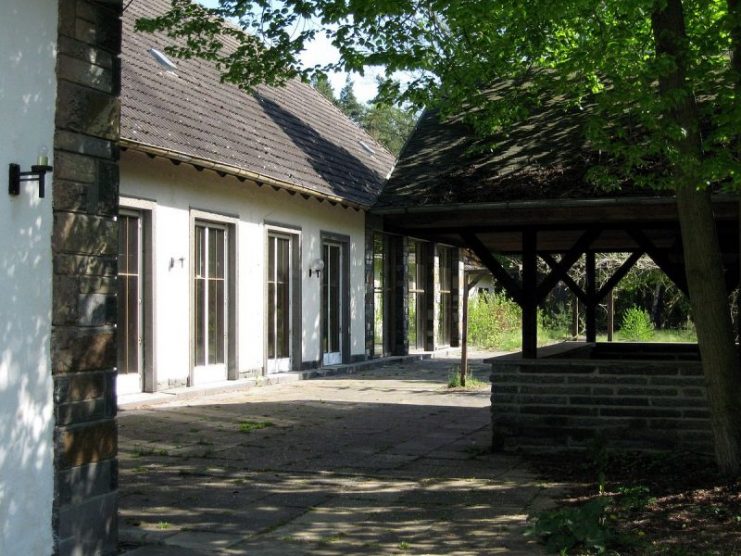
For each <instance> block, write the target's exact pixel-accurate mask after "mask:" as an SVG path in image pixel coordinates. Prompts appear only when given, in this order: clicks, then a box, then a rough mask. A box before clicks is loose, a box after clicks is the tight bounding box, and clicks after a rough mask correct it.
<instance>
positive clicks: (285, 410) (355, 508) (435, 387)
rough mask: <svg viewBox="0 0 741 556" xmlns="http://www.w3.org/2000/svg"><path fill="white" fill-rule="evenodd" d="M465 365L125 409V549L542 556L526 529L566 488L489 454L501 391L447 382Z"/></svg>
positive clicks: (141, 553)
mask: <svg viewBox="0 0 741 556" xmlns="http://www.w3.org/2000/svg"><path fill="white" fill-rule="evenodd" d="M454 363H455V360H444V359H442V360H440V359H438V360H427V361H419V362H413V363H405V364H390V365H385V366H383V367H381V368H378V369H375V370H368V371H365V372H363V373H360V374H358V375H352V376H347V377H333V378H323V379H317V380H309V381H301V382H294V383H289V384H279V385H275V386H267V387H259V388H250V389H245V390H243V391H233V392H226V393H221V394H214V395H210V396H206V397H203V398H201V399H198V400H193V399H188V400H180V401H178V400H177V399H175V400H173V401H171V402H167V403H160V404H158V405H156V406H154V405H153V406H149V407H139V408H134V409H123V410H122V411H121V412H120V414H119V416H120V420H119V426H120V432H119V435H120V437H119V442H120V447H119V450H120V453H119V457H120V481H119V482H120V494H121V497H120V524H119V530H120V538H121V542H122V549H123V551H124V553H125V554H127V555H129V556H153V555H175V554H177V555H183V556H185V555H190V554H249V555H257V556H272V555H276V556H277V555H280V556H291V555H305V554H306V555H308V554H311V555H320V556H323V555H327V556H330V555H348V554H439V555H449V554H460V555H464V554H466V555H467V554H471V555H474V554H481V555H484V554H486V555H488V554H537V553H539V548H538V547H537V546H536V545H534V544H532V542H529V541H527V539H525V538H524V537H523V536H522V534H521V533H522V527H523V524H524V522H525V519H526V516H527V514H528V513H530V512H533V511H537V510H538V509H540V508H542V507H544V506H545V505H547V504H548V503H549V496H550V495H552V494H553V493H554V492H556V491H557V489H558V487H557V485H546V484H542V483H541V482H539V481H538V480H536V479H535V477H534V476H533V475H532V474H531V473H530V472H529V471H528V469H526V468H525V466H524V465H523V464H522V462H521V461H520V460H519V459H518V458H516V457H514V456H511V455H495V454H491V453H489V451H488V446H489V435H490V432H489V431H490V429H489V409H488V406H489V400H488V389H487V388H486V387H485V386H484V387H482V388H481V389H478V390H475V391H450V390H449V389H447V388H446V386H445V384H446V381H447V374H448V372H449V370H450V367H451V365H452V364H454ZM474 368H475V372H476V374H477V375H478V376H479V377H481V378H482V379H484V380H485V377H486V376H487V374H488V369H487V368H486V366H484V365H483V364H480V363H479V364H478V365H476V366H475V367H474Z"/></svg>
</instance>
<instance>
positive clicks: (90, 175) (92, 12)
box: [51, 0, 121, 555]
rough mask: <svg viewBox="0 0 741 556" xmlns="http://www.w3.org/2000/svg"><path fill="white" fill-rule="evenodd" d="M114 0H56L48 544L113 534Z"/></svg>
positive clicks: (98, 545)
mask: <svg viewBox="0 0 741 556" xmlns="http://www.w3.org/2000/svg"><path fill="white" fill-rule="evenodd" d="M120 15H121V1H120V0H106V1H103V0H101V1H97V2H96V1H85V0H60V2H59V37H58V48H59V54H58V58H57V81H58V85H57V86H58V90H57V110H56V134H55V138H54V188H53V189H54V191H53V211H54V230H53V236H52V255H53V258H54V277H53V286H52V300H53V307H52V341H51V343H52V345H51V349H52V352H51V353H52V355H51V357H52V373H53V376H54V417H55V428H54V468H55V485H54V490H55V492H54V512H53V519H54V524H53V526H54V534H55V553H56V554H60V555H64V554H114V553H115V552H116V545H117V529H116V513H117V492H116V491H117V480H118V470H117V461H116V453H117V431H116V426H117V425H116V388H115V386H116V331H115V323H116V294H117V283H116V265H117V263H116V259H117V255H118V227H117V222H116V218H115V217H116V214H117V212H118V179H119V178H118V176H119V174H118V150H117V147H116V141H117V139H118V135H119V112H120V110H119V101H118V95H119V88H120V66H119V59H118V56H119V53H120V44H121V22H120Z"/></svg>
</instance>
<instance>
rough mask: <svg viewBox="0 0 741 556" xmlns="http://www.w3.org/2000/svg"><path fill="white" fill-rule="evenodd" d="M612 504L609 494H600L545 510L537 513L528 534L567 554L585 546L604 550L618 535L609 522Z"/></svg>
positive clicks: (549, 547)
mask: <svg viewBox="0 0 741 556" xmlns="http://www.w3.org/2000/svg"><path fill="white" fill-rule="evenodd" d="M609 505H610V498H609V497H607V496H598V497H596V498H593V499H592V500H590V501H589V502H586V503H585V504H582V505H579V506H568V507H563V508H558V509H555V510H549V511H545V512H542V513H540V514H538V515H537V516H535V518H534V521H533V523H532V524H531V525H530V526H529V527H528V528H527V530H526V532H525V534H526V535H529V536H534V537H536V538H538V539H539V540H540V541H541V542H543V543H544V544H545V546H546V548H547V549H548V550H549V551H552V552H560V553H562V554H566V553H568V551H570V550H573V549H575V548H583V549H587V550H596V551H597V552H598V553H600V554H601V553H603V552H605V551H606V550H607V549H608V548H609V547H611V546H612V545H614V544H616V542H617V541H618V538H619V537H618V535H617V533H616V532H615V531H614V530H613V529H612V528H610V527H609V526H608V525H607V514H606V510H607V507H608V506H609Z"/></svg>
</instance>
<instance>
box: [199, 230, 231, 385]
mask: <svg viewBox="0 0 741 556" xmlns="http://www.w3.org/2000/svg"><path fill="white" fill-rule="evenodd" d="M227 241H228V238H227V232H226V229H225V228H223V227H221V226H218V225H214V224H201V223H197V224H196V227H195V254H194V255H195V256H194V259H193V260H194V265H195V268H194V273H193V276H194V284H193V290H194V291H193V295H194V299H193V307H194V325H195V338H194V342H193V358H194V359H193V360H194V364H195V369H194V373H193V374H194V377H193V378H194V382H195V383H202V382H208V381H213V380H225V379H226V357H225V355H226V353H227V349H226V342H227V326H226V324H227V305H226V303H227V299H226V291H227V290H226V275H227V259H226V254H227V252H228V251H227Z"/></svg>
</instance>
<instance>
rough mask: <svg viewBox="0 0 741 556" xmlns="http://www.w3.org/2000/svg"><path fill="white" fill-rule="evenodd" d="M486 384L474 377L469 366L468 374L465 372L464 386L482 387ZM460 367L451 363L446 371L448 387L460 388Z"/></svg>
mask: <svg viewBox="0 0 741 556" xmlns="http://www.w3.org/2000/svg"><path fill="white" fill-rule="evenodd" d="M487 385H488V384H487V383H486V382H484V381H482V380H479V379H478V378H476V377H475V376H474V375H473V373H471V369H470V367H469V369H468V374H466V388H473V389H477V388H483V387H484V386H487ZM462 386H463V385H462V384H461V367H460V365H453V366H452V367H451V368H450V372H449V373H448V388H461V387H462Z"/></svg>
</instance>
